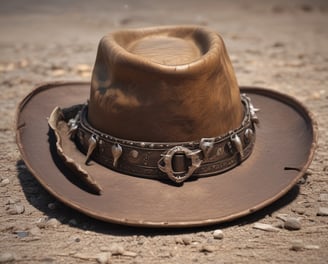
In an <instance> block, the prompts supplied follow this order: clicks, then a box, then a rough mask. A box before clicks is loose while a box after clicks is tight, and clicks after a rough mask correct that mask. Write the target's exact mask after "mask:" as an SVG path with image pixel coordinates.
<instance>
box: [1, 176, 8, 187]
mask: <svg viewBox="0 0 328 264" xmlns="http://www.w3.org/2000/svg"><path fill="white" fill-rule="evenodd" d="M9 183H10V181H9V179H8V178H4V179H3V180H2V181H1V182H0V187H4V186H6V185H8V184H9Z"/></svg>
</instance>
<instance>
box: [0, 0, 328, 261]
mask: <svg viewBox="0 0 328 264" xmlns="http://www.w3.org/2000/svg"><path fill="white" fill-rule="evenodd" d="M168 24H170V25H172V24H197V25H204V26H208V27H210V28H212V29H214V30H216V31H218V32H220V34H221V35H222V36H223V38H224V40H225V43H226V45H227V48H228V52H229V54H230V57H231V60H232V63H233V66H234V68H235V71H236V75H237V78H238V81H239V83H240V85H253V86H262V87H270V88H272V89H275V90H278V91H281V92H284V93H287V94H289V95H292V96H295V97H296V98H297V99H298V100H300V101H301V102H302V103H304V104H305V105H306V106H307V107H308V108H309V109H310V111H312V112H313V113H314V115H315V117H316V119H317V121H318V124H319V136H320V137H319V146H318V149H317V151H316V154H315V157H314V160H313V162H312V164H311V166H310V168H309V170H308V173H307V175H306V176H307V177H306V179H304V180H303V181H301V182H300V183H299V184H298V185H297V186H295V187H294V188H293V189H292V190H291V191H290V192H289V193H288V194H287V195H285V196H284V197H283V198H282V199H280V200H279V201H277V202H276V203H274V204H273V205H272V206H270V207H268V208H266V209H264V210H261V211H260V212H257V213H255V214H253V215H251V216H248V217H244V218H242V219H240V220H238V221H234V222H232V223H227V224H221V225H216V226H211V227H206V228H197V229H179V230H171V229H170V230H160V229H155V230H154V229H141V228H132V227H125V226H119V225H114V224H108V223H104V222H100V221H97V220H94V219H91V218H89V217H87V216H84V215H82V214H80V213H78V212H76V211H73V210H71V209H70V208H68V207H66V206H65V205H63V204H61V203H60V202H58V201H57V200H56V199H55V198H54V197H52V196H51V195H49V194H48V193H47V192H46V191H45V190H44V189H43V188H42V187H41V186H40V185H39V183H38V182H37V181H36V180H35V179H34V178H33V176H32V175H31V174H30V173H29V172H28V170H27V169H26V167H25V165H24V162H23V161H22V160H21V158H20V155H19V152H18V149H17V146H16V143H15V139H14V129H13V127H14V116H15V109H16V106H17V104H18V102H19V101H20V100H21V99H22V98H23V97H24V96H25V95H26V94H27V93H28V92H30V91H31V90H32V89H33V88H34V87H35V86H36V85H37V84H38V83H41V82H45V81H55V80H90V74H91V70H92V67H93V63H94V60H95V55H96V49H97V44H98V41H99V39H100V38H101V37H102V36H103V35H104V34H106V33H107V32H110V31H112V30H115V29H119V28H130V27H143V26H154V25H168ZM327 25H328V4H327V2H326V1H295V0H294V1H282V0H279V1H260V0H252V1H251V0H249V1H241V0H240V1H227V0H226V1H210V0H206V1H205V0H203V1H171V0H169V1H168V0H167V1H160V2H159V1H147V0H137V1H104V0H103V1H86V0H83V1H64V0H57V1H39V0H32V1H28V2H27V1H17V0H14V1H13V0H12V1H2V2H1V3H0V36H1V38H0V74H1V75H0V76H1V77H0V87H1V88H0V89H1V90H0V91H1V94H0V105H1V106H0V112H1V119H0V197H1V200H0V262H1V261H10V260H13V261H16V262H19V263H96V262H97V261H98V262H99V263H106V262H111V263H155V262H156V263H211V262H213V263H249V262H251V263H264V262H265V263H326V262H327V259H328V216H327V215H326V216H323V215H325V212H326V211H325V210H327V207H328V162H327V161H328V155H327V152H328V141H327V138H328V111H327V110H328V88H327V85H328V49H327V47H328V30H327ZM282 140H283V139H282ZM41 158H42V157H40V160H41ZM326 213H327V212H326ZM286 217H289V224H290V225H291V226H292V227H290V228H289V229H295V230H293V231H290V230H288V229H286V228H282V227H283V226H284V225H285V224H286V222H284V221H286V219H285V218H286ZM49 219H50V221H49ZM259 223H261V224H267V225H268V226H258V224H259ZM256 226H258V227H259V228H260V229H255V228H254V227H256ZM263 229H267V231H264V230H263ZM215 230H221V231H222V233H221V232H220V231H216V233H215V234H214V231H215ZM270 230H271V231H272V232H270ZM222 234H223V238H222Z"/></svg>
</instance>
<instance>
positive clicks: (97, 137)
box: [68, 95, 258, 183]
mask: <svg viewBox="0 0 328 264" xmlns="http://www.w3.org/2000/svg"><path fill="white" fill-rule="evenodd" d="M241 101H242V103H243V106H244V118H243V121H242V124H241V126H240V127H239V128H237V129H235V130H233V131H230V132H229V133H227V134H226V135H224V136H218V137H213V138H202V139H201V140H200V141H191V142H174V143H158V142H139V141H131V140H124V139H119V138H116V137H113V136H110V135H108V134H105V133H102V132H100V131H98V130H96V129H94V128H93V127H92V126H91V125H90V124H89V123H88V121H87V111H88V107H87V105H84V106H83V107H82V109H81V110H80V111H79V114H78V115H77V116H76V117H75V118H74V119H71V120H70V121H69V122H68V125H69V126H70V129H71V130H72V131H74V139H75V141H76V143H77V145H78V146H79V147H80V149H81V150H82V151H83V152H84V153H85V154H86V155H87V158H86V163H88V161H89V159H90V158H91V159H92V160H94V161H96V162H98V163H100V164H102V165H104V166H106V167H108V168H110V169H113V170H116V171H119V172H122V173H125V174H130V175H135V176H140V177H146V178H156V179H163V178H170V179H171V180H172V181H174V182H176V183H180V182H183V181H185V180H186V179H187V178H189V177H190V176H193V177H204V176H210V175H216V174H218V173H221V172H224V171H226V170H229V169H231V168H233V167H235V166H237V165H238V164H240V163H241V162H242V161H244V160H245V159H247V158H248V157H249V156H250V154H251V152H252V149H253V145H254V142H255V127H254V123H256V122H257V121H258V119H257V116H256V113H255V111H256V109H255V108H254V107H253V105H252V104H251V102H250V99H249V98H248V97H247V96H246V95H241Z"/></svg>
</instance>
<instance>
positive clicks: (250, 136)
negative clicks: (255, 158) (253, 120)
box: [245, 128, 254, 143]
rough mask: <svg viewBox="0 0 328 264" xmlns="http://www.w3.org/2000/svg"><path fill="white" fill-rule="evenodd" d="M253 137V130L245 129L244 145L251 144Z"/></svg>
mask: <svg viewBox="0 0 328 264" xmlns="http://www.w3.org/2000/svg"><path fill="white" fill-rule="evenodd" d="M253 137H254V132H253V130H252V129H250V128H247V129H246V131H245V141H246V143H249V142H251V141H252V139H253Z"/></svg>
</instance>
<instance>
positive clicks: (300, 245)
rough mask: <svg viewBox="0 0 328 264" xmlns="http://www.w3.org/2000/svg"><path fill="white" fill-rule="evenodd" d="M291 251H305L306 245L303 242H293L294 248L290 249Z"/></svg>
mask: <svg viewBox="0 0 328 264" xmlns="http://www.w3.org/2000/svg"><path fill="white" fill-rule="evenodd" d="M290 249H291V250H294V251H301V250H303V249H304V244H303V241H302V240H295V241H293V242H292V246H291V248H290Z"/></svg>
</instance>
